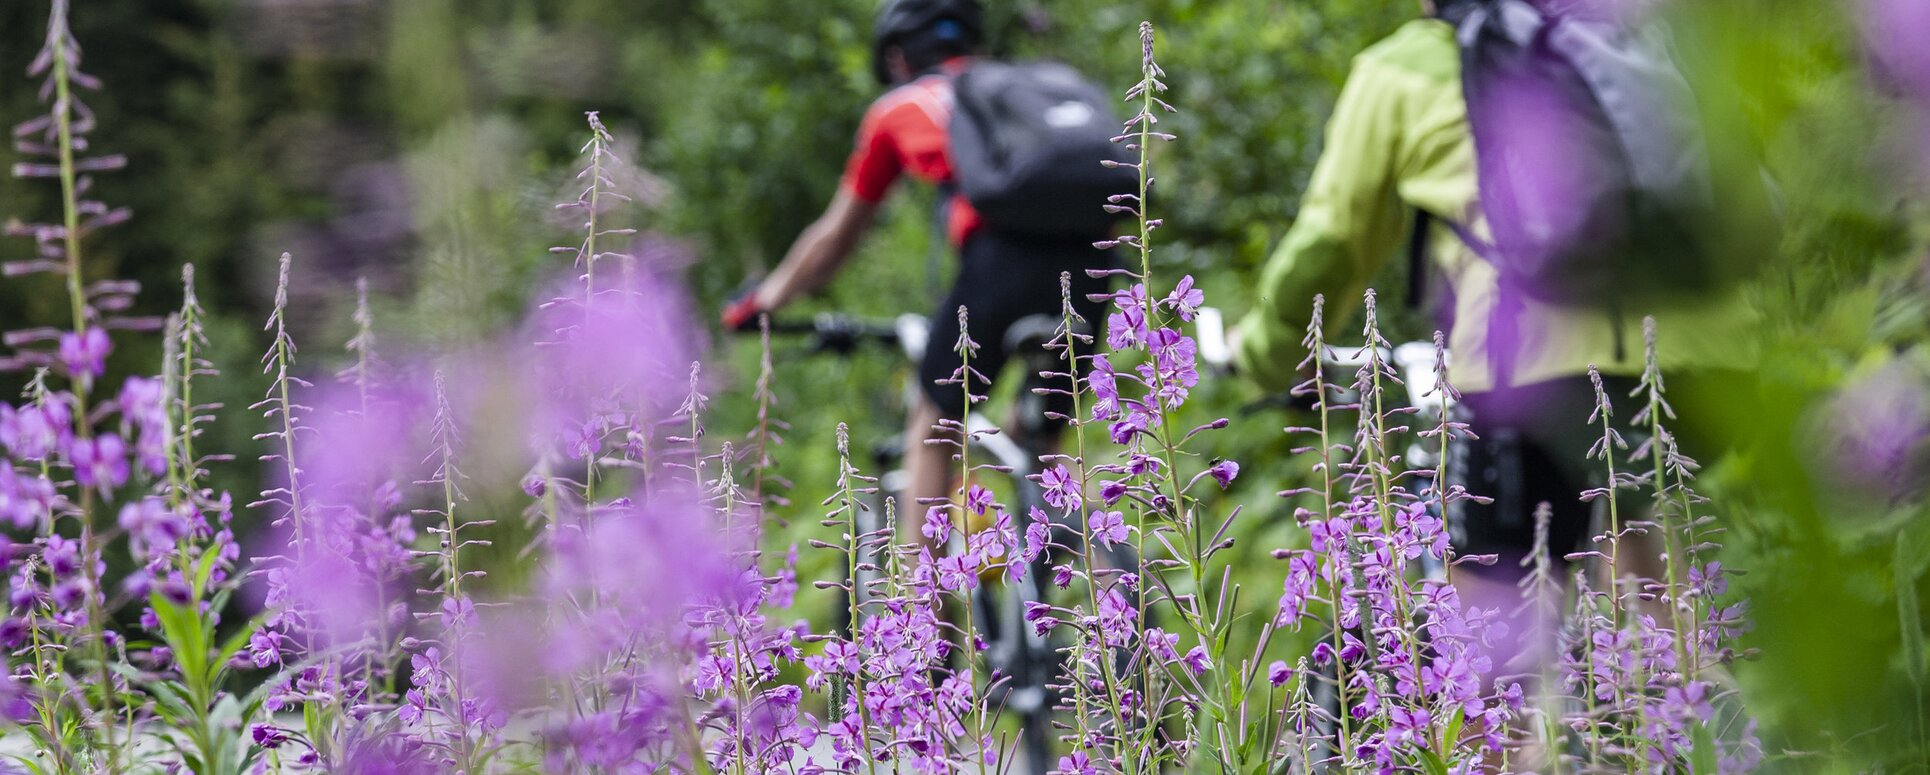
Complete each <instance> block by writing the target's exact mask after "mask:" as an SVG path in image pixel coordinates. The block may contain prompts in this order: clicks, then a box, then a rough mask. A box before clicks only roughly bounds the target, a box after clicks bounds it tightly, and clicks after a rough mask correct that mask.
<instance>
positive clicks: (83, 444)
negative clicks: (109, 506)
mask: <svg viewBox="0 0 1930 775" xmlns="http://www.w3.org/2000/svg"><path fill="white" fill-rule="evenodd" d="M69 457H70V458H71V459H72V462H73V464H74V481H75V482H78V483H79V484H80V485H81V486H82V487H98V488H100V489H101V490H102V491H107V490H111V489H114V488H116V487H119V486H121V485H123V484H126V483H127V476H128V466H127V444H126V443H124V442H122V441H121V437H120V436H119V435H117V434H113V433H103V434H101V435H99V436H97V437H95V438H92V439H75V440H74V443H73V452H72V453H71V454H70V455H69Z"/></svg>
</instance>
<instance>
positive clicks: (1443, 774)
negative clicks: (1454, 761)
mask: <svg viewBox="0 0 1930 775" xmlns="http://www.w3.org/2000/svg"><path fill="white" fill-rule="evenodd" d="M1421 769H1422V770H1425V771H1426V772H1427V775H1448V766H1447V762H1444V761H1441V757H1440V756H1437V755H1435V753H1434V752H1433V751H1428V750H1423V751H1421Z"/></svg>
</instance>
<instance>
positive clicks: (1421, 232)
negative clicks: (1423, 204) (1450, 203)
mask: <svg viewBox="0 0 1930 775" xmlns="http://www.w3.org/2000/svg"><path fill="white" fill-rule="evenodd" d="M1433 220H1434V217H1433V216H1431V215H1428V212H1427V211H1426V210H1424V209H1421V208H1419V207H1416V208H1414V233H1413V234H1410V235H1408V238H1407V308H1408V309H1415V310H1418V309H1420V308H1421V305H1422V304H1423V303H1425V302H1426V301H1427V286H1428V281H1429V279H1430V278H1432V277H1433V273H1432V272H1429V271H1427V265H1428V261H1427V227H1428V224H1429V223H1431V222H1432V221H1433Z"/></svg>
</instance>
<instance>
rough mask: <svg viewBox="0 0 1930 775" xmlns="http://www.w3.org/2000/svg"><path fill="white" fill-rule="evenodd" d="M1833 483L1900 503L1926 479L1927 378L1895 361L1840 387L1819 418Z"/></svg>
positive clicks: (1929, 436)
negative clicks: (1842, 483)
mask: <svg viewBox="0 0 1930 775" xmlns="http://www.w3.org/2000/svg"><path fill="white" fill-rule="evenodd" d="M1819 432H1820V435H1821V436H1822V442H1821V444H1820V445H1819V447H1820V450H1821V453H1822V457H1823V462H1824V464H1825V465H1826V466H1827V467H1828V469H1829V471H1830V473H1831V474H1832V475H1833V476H1832V477H1831V478H1833V479H1836V480H1839V481H1846V482H1849V483H1851V484H1853V485H1854V486H1855V488H1856V489H1858V490H1861V491H1870V492H1877V493H1881V494H1882V495H1883V497H1884V499H1885V500H1887V501H1888V502H1890V503H1898V502H1902V501H1904V500H1907V499H1909V498H1912V497H1915V496H1916V495H1917V494H1919V493H1921V492H1922V490H1923V488H1924V485H1925V484H1926V481H1927V480H1930V379H1926V378H1925V377H1924V375H1923V374H1921V373H1920V372H1918V371H1917V370H1916V369H1915V368H1913V367H1912V366H1911V365H1910V364H1908V363H1906V362H1903V361H1895V362H1892V363H1890V364H1887V365H1885V366H1884V367H1883V368H1881V369H1878V370H1876V371H1875V372H1873V373H1871V374H1869V375H1868V376H1865V377H1863V378H1861V379H1858V380H1855V381H1853V382H1851V383H1850V384H1848V385H1846V386H1844V387H1843V388H1842V389H1841V390H1840V391H1839V392H1838V393H1837V395H1836V397H1835V398H1834V399H1832V400H1831V401H1830V402H1829V404H1828V406H1827V407H1826V408H1825V409H1824V414H1823V416H1822V418H1820V431H1819Z"/></svg>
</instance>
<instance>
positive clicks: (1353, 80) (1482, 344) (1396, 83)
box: [1236, 19, 1756, 391]
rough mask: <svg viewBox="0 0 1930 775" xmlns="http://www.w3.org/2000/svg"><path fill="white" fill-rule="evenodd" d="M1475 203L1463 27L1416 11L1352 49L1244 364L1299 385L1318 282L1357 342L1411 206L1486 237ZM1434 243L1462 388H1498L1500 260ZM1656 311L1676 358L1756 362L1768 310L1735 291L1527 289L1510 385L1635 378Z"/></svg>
mask: <svg viewBox="0 0 1930 775" xmlns="http://www.w3.org/2000/svg"><path fill="white" fill-rule="evenodd" d="M1476 199H1477V197H1476V184H1475V164H1474V140H1473V137H1472V136H1471V135H1470V133H1469V130H1468V118H1467V105H1466V103H1465V102H1464V101H1463V99H1462V94H1461V64H1460V52H1459V50H1458V48H1457V47H1456V44H1455V41H1454V34H1453V30H1452V28H1450V27H1449V26H1448V25H1447V24H1446V23H1445V22H1441V21H1438V20H1434V19H1420V20H1416V21H1413V22H1409V23H1408V24H1406V25H1405V26H1403V27H1401V29H1400V30H1398V31H1396V32H1395V33H1394V34H1393V35H1391V36H1389V37H1387V38H1386V39H1384V40H1382V41H1380V42H1379V43H1376V44H1375V45H1373V46H1372V47H1370V48H1368V49H1367V50H1366V51H1363V52H1361V54H1360V55H1359V56H1358V57H1356V58H1355V59H1354V63H1353V70H1352V72H1351V73H1350V74H1349V75H1348V78H1347V84H1346V86H1345V87H1344V88H1343V89H1342V90H1341V93H1340V100H1339V102H1338V103H1337V104H1336V105H1335V106H1334V113H1333V117H1332V118H1331V119H1330V120H1329V122H1328V124H1327V137H1326V146H1325V148H1324V149H1323V150H1322V152H1321V156H1320V161H1319V162H1318V163H1317V164H1315V165H1314V172H1313V179H1312V180H1311V181H1310V182H1309V183H1308V186H1307V192H1306V195H1305V197H1304V198H1303V200H1302V202H1301V207H1300V214H1299V216H1298V218H1296V219H1295V220H1294V223H1293V226H1292V228H1291V229H1290V230H1289V231H1288V232H1287V236H1286V238H1285V239H1284V240H1283V241H1282V242H1281V243H1280V245H1279V247H1278V248H1277V249H1276V250H1275V251H1274V254H1273V256H1272V257H1271V258H1270V259H1269V260H1268V261H1267V264H1266V266H1265V268H1264V269H1262V270H1261V273H1260V280H1259V283H1258V285H1257V287H1256V288H1255V291H1256V294H1257V297H1256V299H1255V302H1254V306H1253V309H1252V311H1251V312H1250V313H1249V314H1248V315H1247V316H1246V318H1245V319H1244V320H1242V321H1241V323H1240V330H1239V348H1238V351H1237V352H1236V356H1237V358H1238V361H1239V365H1240V367H1241V369H1242V370H1243V372H1244V373H1246V374H1249V375H1251V376H1252V377H1253V378H1254V379H1255V380H1256V381H1258V382H1260V383H1261V384H1262V385H1264V386H1267V387H1269V388H1272V389H1276V390H1277V389H1284V388H1286V387H1288V386H1290V385H1291V384H1292V383H1293V382H1295V381H1297V380H1296V371H1295V365H1296V364H1297V363H1299V361H1300V360H1301V359H1302V358H1303V357H1304V356H1305V351H1304V349H1303V348H1302V347H1301V345H1300V340H1301V338H1302V337H1303V336H1304V335H1305V332H1306V328H1307V321H1308V319H1309V317H1310V316H1311V312H1312V304H1313V297H1314V295H1315V294H1324V295H1325V296H1326V299H1327V304H1326V313H1325V316H1324V319H1325V321H1326V323H1327V324H1328V329H1327V334H1328V341H1329V342H1352V341H1356V340H1358V339H1359V332H1358V331H1357V330H1342V324H1344V323H1345V322H1346V321H1347V320H1348V319H1349V316H1350V313H1351V312H1352V311H1353V310H1355V309H1357V308H1358V307H1359V306H1360V304H1361V296H1362V294H1363V292H1364V291H1365V290H1366V287H1367V283H1368V282H1369V281H1370V280H1371V279H1372V278H1373V277H1374V276H1375V274H1376V273H1377V272H1379V271H1380V269H1381V267H1382V265H1383V264H1384V262H1386V261H1388V260H1395V259H1398V258H1399V257H1400V256H1402V255H1403V254H1404V253H1405V251H1404V250H1403V248H1404V246H1405V238H1406V237H1407V232H1408V224H1410V223H1411V222H1412V221H1413V213H1414V210H1415V208H1417V207H1418V208H1420V209H1423V210H1426V211H1428V212H1430V213H1433V214H1436V215H1439V216H1442V217H1446V218H1453V219H1455V220H1456V221H1457V222H1459V223H1461V224H1464V225H1466V226H1467V227H1468V228H1469V229H1470V230H1472V231H1473V233H1474V234H1476V235H1478V236H1480V237H1483V238H1485V237H1486V236H1487V225H1486V223H1485V222H1484V221H1483V219H1482V216H1481V211H1480V204H1479V202H1477V201H1476ZM1428 244H1429V245H1430V246H1431V249H1430V256H1431V258H1432V260H1433V261H1434V264H1435V268H1434V271H1436V272H1438V273H1440V274H1441V275H1442V276H1443V277H1445V278H1446V280H1447V282H1448V283H1450V284H1451V286H1452V287H1453V289H1454V302H1455V305H1454V306H1455V309H1454V321H1455V323H1454V330H1453V331H1451V332H1449V334H1448V349H1449V351H1450V352H1451V354H1452V366H1451V369H1450V375H1449V378H1450V380H1451V381H1452V382H1453V383H1454V385H1455V387H1457V388H1459V389H1461V390H1463V391H1481V390H1488V389H1491V388H1492V387H1494V384H1493V383H1494V378H1493V376H1492V374H1491V371H1490V355H1489V352H1488V346H1487V345H1488V342H1487V336H1486V332H1487V328H1488V320H1489V316H1490V313H1491V312H1492V310H1493V308H1494V305H1495V281H1496V274H1495V270H1494V267H1493V266H1491V265H1490V264H1488V263H1487V262H1485V261H1483V260H1481V259H1480V258H1479V257H1478V256H1476V255H1475V254H1474V253H1473V252H1472V251H1470V250H1469V249H1468V248H1467V246H1466V245H1464V244H1463V243H1462V242H1461V241H1460V240H1459V239H1458V238H1456V237H1455V235H1454V233H1453V231H1452V230H1451V229H1449V228H1447V227H1446V226H1443V225H1441V224H1440V223H1438V222H1435V223H1434V225H1433V227H1432V232H1431V233H1430V234H1429V235H1428ZM1647 315H1653V316H1654V317H1655V318H1656V322H1657V328H1658V332H1659V334H1658V342H1657V351H1658V353H1659V355H1660V358H1661V365H1662V368H1663V369H1664V370H1672V369H1679V368H1749V367H1750V366H1751V365H1752V364H1753V363H1754V358H1755V349H1754V347H1753V346H1752V343H1753V342H1754V338H1753V336H1752V335H1751V334H1752V330H1753V327H1754V325H1755V321H1756V315H1755V314H1754V312H1753V310H1752V309H1751V308H1750V307H1749V306H1748V304H1747V302H1746V301H1745V300H1744V298H1743V296H1742V294H1741V293H1740V290H1739V289H1738V290H1732V291H1726V292H1724V293H1722V294H1719V295H1718V296H1717V297H1715V298H1704V299H1698V300H1696V301H1695V302H1693V303H1683V302H1679V301H1678V302H1674V303H1673V304H1670V305H1669V306H1652V307H1650V308H1647V309H1624V310H1622V311H1621V314H1619V315H1616V316H1610V315H1608V314H1606V313H1605V312H1604V311H1603V310H1601V309H1600V308H1595V307H1589V308H1574V307H1556V306H1551V305H1548V304H1543V303H1540V302H1537V301H1535V300H1533V299H1528V300H1526V301H1525V309H1524V310H1523V311H1522V312H1521V313H1520V317H1519V318H1518V321H1519V326H1520V336H1519V338H1520V340H1521V341H1520V342H1519V343H1518V344H1517V348H1518V349H1517V350H1516V352H1515V355H1514V372H1513V378H1512V383H1513V384H1518V385H1519V384H1529V383H1533V382H1540V381H1543V380H1548V379H1556V378H1561V377H1569V376H1575V375H1579V374H1585V373H1587V370H1588V367H1589V365H1590V364H1595V365H1597V366H1598V367H1599V368H1600V369H1601V371H1602V372H1603V373H1604V374H1639V373H1640V372H1641V370H1642V365H1643V355H1642V331H1641V325H1642V324H1641V321H1642V318H1643V317H1644V316H1647ZM1617 325H1620V326H1621V327H1622V331H1621V332H1620V333H1621V340H1620V342H1621V343H1622V344H1623V345H1624V346H1622V347H1620V348H1618V347H1617V335H1616V331H1615V326H1617ZM1618 349H1619V350H1620V351H1621V352H1620V353H1619V355H1620V357H1619V358H1618V357H1617V355H1618V352H1617V350H1618Z"/></svg>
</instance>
